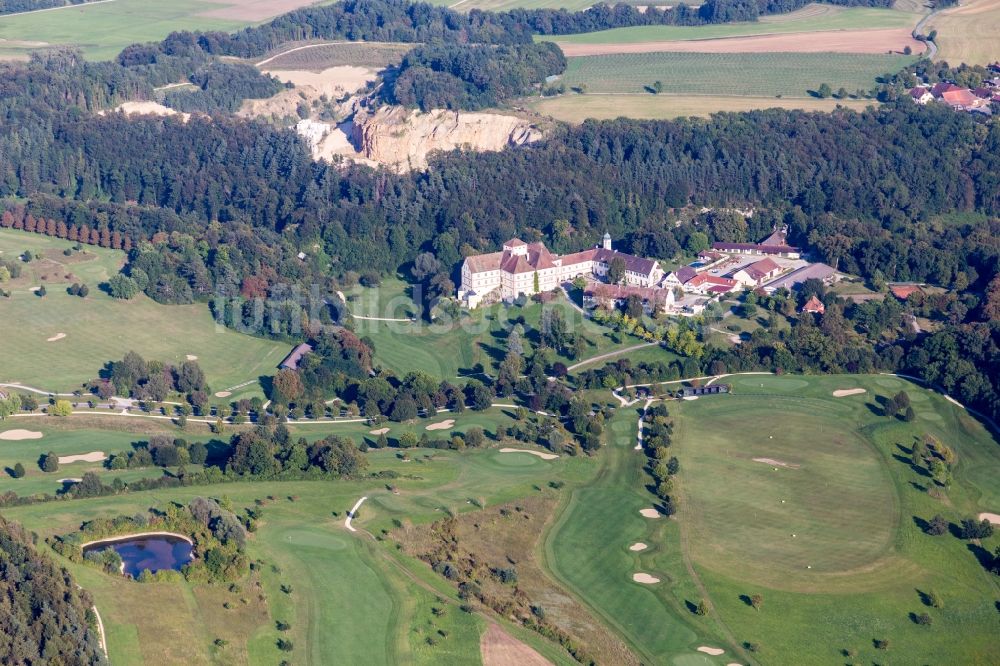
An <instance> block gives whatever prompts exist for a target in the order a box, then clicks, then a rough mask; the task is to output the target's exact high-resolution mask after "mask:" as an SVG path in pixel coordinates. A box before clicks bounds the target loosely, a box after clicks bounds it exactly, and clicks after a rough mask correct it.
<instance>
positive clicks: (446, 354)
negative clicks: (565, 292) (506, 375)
mask: <svg viewBox="0 0 1000 666" xmlns="http://www.w3.org/2000/svg"><path fill="white" fill-rule="evenodd" d="M356 295H357V298H356V299H355V300H352V301H351V302H350V303H349V307H350V309H351V311H352V312H353V313H354V314H357V315H363V316H368V317H395V318H401V317H406V316H407V313H409V312H413V311H415V309H414V308H412V301H411V299H410V298H409V296H407V287H406V285H405V284H404V283H402V282H401V281H399V280H389V281H386V282H385V283H384V284H383V285H382V287H379V288H378V289H361V290H358V291H357V292H356ZM350 297H351V295H350V294H348V298H350ZM546 307H552V308H555V309H557V311H559V312H561V313H562V315H563V317H564V319H565V320H566V322H567V323H568V324H569V328H570V330H571V331H581V332H582V334H583V336H584V337H585V338H586V339H587V340H588V341H589V344H588V346H587V349H586V352H585V354H584V356H583V357H581V359H577V360H584V359H586V358H591V357H594V356H598V355H600V354H604V353H607V352H609V351H613V350H615V349H623V348H625V347H629V346H632V345H635V344H639V343H641V342H642V341H641V340H639V339H638V338H634V337H632V336H623V338H622V341H621V342H616V341H615V340H614V337H613V335H612V332H611V331H610V330H609V329H607V328H604V327H602V326H598V325H596V324H594V323H593V322H591V321H590V320H585V319H584V318H583V316H582V315H581V314H580V313H579V312H578V311H577V310H575V309H574V308H572V307H571V306H570V305H569V303H567V302H566V300H565V299H564V298H563V297H560V298H559V299H558V300H556V301H553V302H552V303H551V304H549V305H547V306H546ZM522 317H523V319H524V328H525V332H526V336H525V337H526V339H527V343H530V346H537V345H538V342H539V336H538V329H539V325H540V321H541V317H542V306H541V305H539V304H537V303H529V304H528V305H526V306H525V307H523V308H519V307H504V306H501V305H498V306H494V307H491V308H480V309H477V310H474V311H473V312H472V313H471V314H470V315H469V317H467V318H466V319H463V320H462V321H460V322H456V323H435V324H427V323H426V322H415V323H408V322H381V321H373V320H355V332H356V333H357V334H358V335H359V336H361V337H363V338H364V337H367V338H370V339H371V340H372V342H374V344H375V360H376V362H377V363H379V364H381V365H382V366H383V367H385V368H387V369H389V370H392V371H393V372H395V373H397V374H400V375H402V374H405V373H406V372H409V371H412V370H419V371H422V372H426V373H429V374H431V375H433V376H436V377H441V378H444V379H454V378H455V377H457V376H460V375H463V376H464V375H469V374H470V373H473V372H475V370H476V366H477V365H478V364H482V366H483V368H484V369H485V371H486V372H487V373H491V374H493V373H495V371H496V367H497V366H498V365H499V363H500V362H501V361H502V360H503V358H504V356H505V355H506V353H507V351H506V349H507V348H506V342H505V341H506V337H507V334H508V332H509V331H510V330H511V329H512V328H513V327H514V325H515V324H516V323H517V322H518V320H519V319H520V318H522ZM528 346H529V344H526V345H525V347H526V348H527V347H528ZM671 358H674V357H671ZM560 360H562V361H563V362H565V363H566V364H567V365H571V364H573V363H575V362H577V360H573V359H569V358H565V357H563V358H560Z"/></svg>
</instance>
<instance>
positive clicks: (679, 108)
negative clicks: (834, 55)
mask: <svg viewBox="0 0 1000 666" xmlns="http://www.w3.org/2000/svg"><path fill="white" fill-rule="evenodd" d="M872 104H875V105H877V102H875V101H874V100H865V99H847V100H838V99H816V98H814V97H798V98H784V99H776V98H775V97H722V96H718V95H650V94H648V93H642V94H631V95H562V96H560V97H548V98H545V99H542V100H540V101H538V102H535V103H534V104H532V107H533V108H534V109H535V111H537V112H538V113H541V114H543V115H547V116H551V117H553V118H555V119H557V120H563V121H566V122H569V123H582V122H583V121H584V120H586V119H587V118H597V119H599V120H603V119H610V118H618V117H620V116H627V117H629V118H640V119H660V118H679V117H682V116H707V115H710V114H712V113H717V112H720V111H732V112H739V111H753V110H755V109H772V108H782V109H802V110H803V111H833V110H834V109H835V108H837V106H840V105H843V106H846V107H849V108H852V109H858V110H861V109H864V108H865V107H866V106H869V105H872Z"/></svg>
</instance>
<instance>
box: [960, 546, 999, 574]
mask: <svg viewBox="0 0 1000 666" xmlns="http://www.w3.org/2000/svg"><path fill="white" fill-rule="evenodd" d="M965 547H966V548H968V549H969V552H971V553H972V554H973V555H975V556H976V561H977V562H979V566H981V567H982V568H984V569H987V570H989V568H990V567H992V566H993V553H991V552H990V551H988V550H986V549H985V548H983V547H982V546H980V545H979V544H978V543H970V544H966V546H965Z"/></svg>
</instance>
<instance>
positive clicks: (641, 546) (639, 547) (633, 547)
mask: <svg viewBox="0 0 1000 666" xmlns="http://www.w3.org/2000/svg"><path fill="white" fill-rule="evenodd" d="M647 548H649V546H647V545H646V544H644V543H643V542H641V541H639V542H636V543H634V544H632V545H631V546H629V547H628V549H629V550H631V551H632V552H637V551H640V550H646V549H647Z"/></svg>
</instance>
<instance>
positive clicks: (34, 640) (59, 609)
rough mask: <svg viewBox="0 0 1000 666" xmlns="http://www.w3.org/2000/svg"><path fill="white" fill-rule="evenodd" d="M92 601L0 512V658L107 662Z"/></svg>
mask: <svg viewBox="0 0 1000 666" xmlns="http://www.w3.org/2000/svg"><path fill="white" fill-rule="evenodd" d="M92 605H93V602H92V601H91V600H90V598H89V596H88V595H87V593H86V592H84V591H83V590H82V589H80V588H79V587H77V585H76V583H74V582H73V579H72V578H71V577H70V575H69V572H68V571H66V569H64V568H62V567H57V566H56V565H55V564H54V563H53V562H52V560H51V559H49V558H48V557H45V556H43V555H41V554H39V553H38V551H37V550H35V547H34V545H33V543H32V538H31V536H30V535H29V534H28V533H27V532H25V531H24V529H23V528H22V527H21V526H20V525H18V524H16V523H11V522H9V521H7V520H6V519H5V518H3V517H2V516H0V628H2V631H0V661H2V662H3V663H5V664H103V663H106V661H105V659H104V655H103V654H102V653H101V649H100V645H99V643H98V636H97V630H96V629H95V628H94V626H93V625H94V622H95V621H94V615H93V611H92V610H91V606H92Z"/></svg>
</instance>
